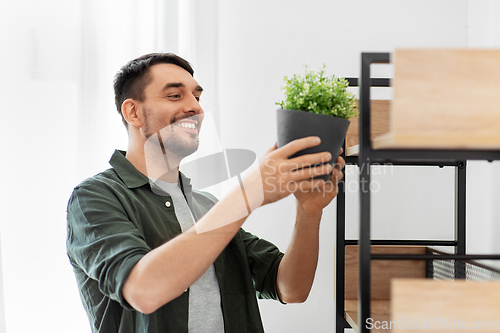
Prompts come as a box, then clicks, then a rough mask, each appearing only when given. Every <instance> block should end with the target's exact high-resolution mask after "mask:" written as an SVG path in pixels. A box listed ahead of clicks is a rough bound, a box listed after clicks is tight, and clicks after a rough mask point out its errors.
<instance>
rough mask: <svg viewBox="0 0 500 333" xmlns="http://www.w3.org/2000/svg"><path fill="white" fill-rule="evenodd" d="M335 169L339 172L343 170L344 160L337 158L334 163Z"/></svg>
mask: <svg viewBox="0 0 500 333" xmlns="http://www.w3.org/2000/svg"><path fill="white" fill-rule="evenodd" d="M334 166H335V169H339V170H342V169H343V168H345V160H344V159H343V158H342V157H341V156H339V157H337V161H336V162H335V165H334Z"/></svg>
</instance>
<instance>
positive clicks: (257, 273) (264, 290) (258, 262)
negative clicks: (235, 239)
mask: <svg viewBox="0 0 500 333" xmlns="http://www.w3.org/2000/svg"><path fill="white" fill-rule="evenodd" d="M240 234H241V237H242V239H243V243H244V246H245V249H246V253H247V258H248V265H249V267H250V272H251V274H252V279H253V283H254V288H255V291H256V293H257V297H258V298H261V299H274V300H279V301H280V302H281V303H283V304H285V303H284V302H283V301H281V299H280V298H279V295H278V288H277V285H276V281H277V277H278V267H279V265H280V263H281V259H282V258H283V255H284V254H283V253H282V252H281V251H280V250H279V249H278V248H277V247H276V245H274V244H272V243H271V242H269V241H267V240H264V239H261V238H259V237H257V236H255V235H253V234H251V233H249V232H247V231H245V230H243V229H241V230H240Z"/></svg>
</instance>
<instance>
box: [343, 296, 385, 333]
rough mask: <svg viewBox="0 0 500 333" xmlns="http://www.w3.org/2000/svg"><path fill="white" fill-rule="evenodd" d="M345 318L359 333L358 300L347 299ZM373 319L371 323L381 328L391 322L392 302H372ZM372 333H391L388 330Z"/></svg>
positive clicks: (377, 330) (378, 330)
mask: <svg viewBox="0 0 500 333" xmlns="http://www.w3.org/2000/svg"><path fill="white" fill-rule="evenodd" d="M345 318H346V321H347V322H348V323H349V325H351V327H352V328H353V329H354V331H356V332H359V325H358V300H357V299H352V300H351V299H346V300H345ZM371 318H372V319H373V322H371V323H375V322H377V323H380V325H379V326H381V325H382V323H383V322H387V323H388V322H389V321H390V318H391V316H390V301H389V300H372V301H371ZM372 331H376V332H390V330H386V329H382V328H380V329H375V328H373V329H372Z"/></svg>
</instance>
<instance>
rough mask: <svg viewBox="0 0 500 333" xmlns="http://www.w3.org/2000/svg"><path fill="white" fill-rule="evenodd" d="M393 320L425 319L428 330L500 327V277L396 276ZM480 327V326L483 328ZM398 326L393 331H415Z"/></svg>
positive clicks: (423, 321)
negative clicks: (495, 279)
mask: <svg viewBox="0 0 500 333" xmlns="http://www.w3.org/2000/svg"><path fill="white" fill-rule="evenodd" d="M391 298H392V301H391V310H390V312H391V313H392V318H391V319H392V320H393V321H395V322H406V323H415V324H416V323H424V324H425V325H426V330H425V332H429V333H431V332H432V333H441V332H444V331H448V330H453V329H452V328H453V327H454V328H455V330H460V331H467V330H474V326H473V325H475V324H476V325H480V327H476V328H475V329H476V331H478V332H479V331H480V332H499V331H500V281H487V282H485V281H482V282H478V281H464V280H455V281H436V280H430V279H395V280H393V282H392V289H391ZM479 328H480V329H479ZM415 331H416V330H415V327H411V326H410V327H405V326H404V325H401V326H397V327H395V328H394V329H393V332H398V333H402V332H415Z"/></svg>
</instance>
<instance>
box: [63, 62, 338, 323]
mask: <svg viewBox="0 0 500 333" xmlns="http://www.w3.org/2000/svg"><path fill="white" fill-rule="evenodd" d="M202 91H203V89H202V88H201V86H200V85H199V84H198V82H197V81H196V80H195V79H194V77H193V70H192V68H191V66H190V64H189V63H188V62H187V61H185V60H184V59H182V58H180V57H178V56H176V55H174V54H168V53H166V54H163V53H162V54H159V53H156V54H149V55H145V56H143V57H140V58H138V59H135V60H133V61H131V62H129V63H128V64H126V65H125V66H124V67H122V69H121V70H120V71H119V72H118V74H117V76H116V78H115V101H116V106H117V109H118V112H119V113H120V114H121V115H122V119H123V122H124V124H125V126H126V127H127V131H128V135H129V146H128V149H127V151H126V152H123V151H115V153H114V154H113V156H112V157H111V160H110V164H111V168H110V169H108V170H106V171H104V172H102V173H100V174H98V175H96V176H94V177H92V178H89V179H87V180H85V181H83V182H82V183H81V184H80V185H78V186H77V187H76V188H75V190H74V191H73V194H72V195H71V198H70V200H69V203H68V215H67V221H68V234H67V251H68V256H69V259H70V262H71V264H72V266H73V270H74V272H75V276H76V279H77V283H78V286H79V288H80V296H81V299H82V302H83V305H84V308H85V310H86V312H87V315H88V317H89V321H90V324H91V328H92V331H93V332H106V333H114V332H117V333H118V332H120V333H124V332H150V333H156V332H158V333H159V332H175V333H178V332H190V333H196V332H204V333H207V332H209V333H211V332H214V333H215V332H219V333H222V332H238V333H242V332H252V333H255V332H263V327H262V322H261V319H260V314H259V309H258V303H257V299H256V296H257V297H259V298H272V299H276V300H279V301H281V302H282V303H293V302H303V301H305V300H306V298H307V296H308V295H309V291H310V289H311V286H312V283H313V280H314V274H315V271H316V265H317V259H318V234H319V224H320V220H321V215H322V210H323V208H324V207H325V206H326V205H328V204H329V203H330V202H331V200H332V199H333V198H334V197H335V195H336V194H337V191H338V190H337V183H338V181H339V180H340V179H341V178H342V172H341V171H340V169H341V168H343V165H344V161H343V160H342V159H341V158H340V157H339V158H338V159H337V163H336V167H335V168H334V170H333V172H332V166H331V165H330V164H325V165H318V166H315V167H305V168H299V169H297V165H299V166H300V165H304V166H308V165H315V164H318V163H321V162H324V161H329V160H331V158H332V156H330V155H329V153H318V154H310V155H305V156H301V157H296V158H289V156H292V155H293V154H295V153H296V152H298V151H300V150H303V149H305V148H308V147H312V146H315V145H317V144H319V139H318V138H315V137H309V138H304V139H300V140H296V141H294V142H291V143H290V144H288V145H286V146H284V147H282V148H280V149H277V148H276V146H274V147H272V148H271V149H270V150H269V151H268V152H267V153H266V154H265V156H264V157H263V158H262V159H261V160H260V162H259V165H258V167H256V168H254V169H253V170H251V171H249V172H248V174H247V175H246V176H245V178H244V179H243V180H242V184H241V187H236V188H234V189H233V190H232V192H231V193H230V194H229V195H227V196H226V197H224V198H221V200H220V201H217V200H216V199H215V197H213V196H212V195H210V194H208V193H205V192H198V191H194V190H192V188H191V185H190V181H189V179H188V178H187V177H186V176H185V175H183V174H182V173H180V172H179V168H178V165H179V163H180V161H181V160H182V159H183V158H184V157H186V156H188V155H190V154H192V153H193V152H194V151H196V149H197V147H198V134H199V131H200V129H201V127H202V122H203V109H202V108H201V106H200V103H199V102H200V97H201V94H202ZM278 170H279V172H278ZM330 172H332V177H331V179H330V181H329V182H328V183H325V182H324V181H323V180H320V179H316V180H312V179H311V178H312V176H314V175H318V174H326V173H330ZM328 184H329V185H333V186H326V185H328ZM298 185H300V186H298ZM241 188H244V195H245V198H246V200H247V205H246V207H241V205H240V204H238V203H239V202H238V200H239V198H241V194H242V192H241ZM277 188H279V189H280V190H279V191H278V190H276V189H277ZM293 189H295V192H294V193H293V194H294V195H295V197H296V198H297V218H296V221H295V229H294V233H293V237H292V240H291V242H290V245H289V247H288V249H287V251H286V252H285V253H282V252H280V251H279V250H278V249H277V248H276V247H275V246H274V245H273V244H272V243H270V242H268V241H265V240H263V239H260V238H258V237H257V236H255V235H252V234H250V233H248V232H246V231H244V230H243V229H242V228H241V227H242V225H243V223H244V222H245V220H246V218H247V216H248V213H249V212H250V211H252V210H254V209H256V208H257V207H258V206H261V205H266V204H269V203H272V202H275V201H277V200H280V199H282V198H284V197H286V196H288V195H289V194H291V191H292V190H293ZM298 189H300V190H298ZM201 231H203V232H201Z"/></svg>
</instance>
